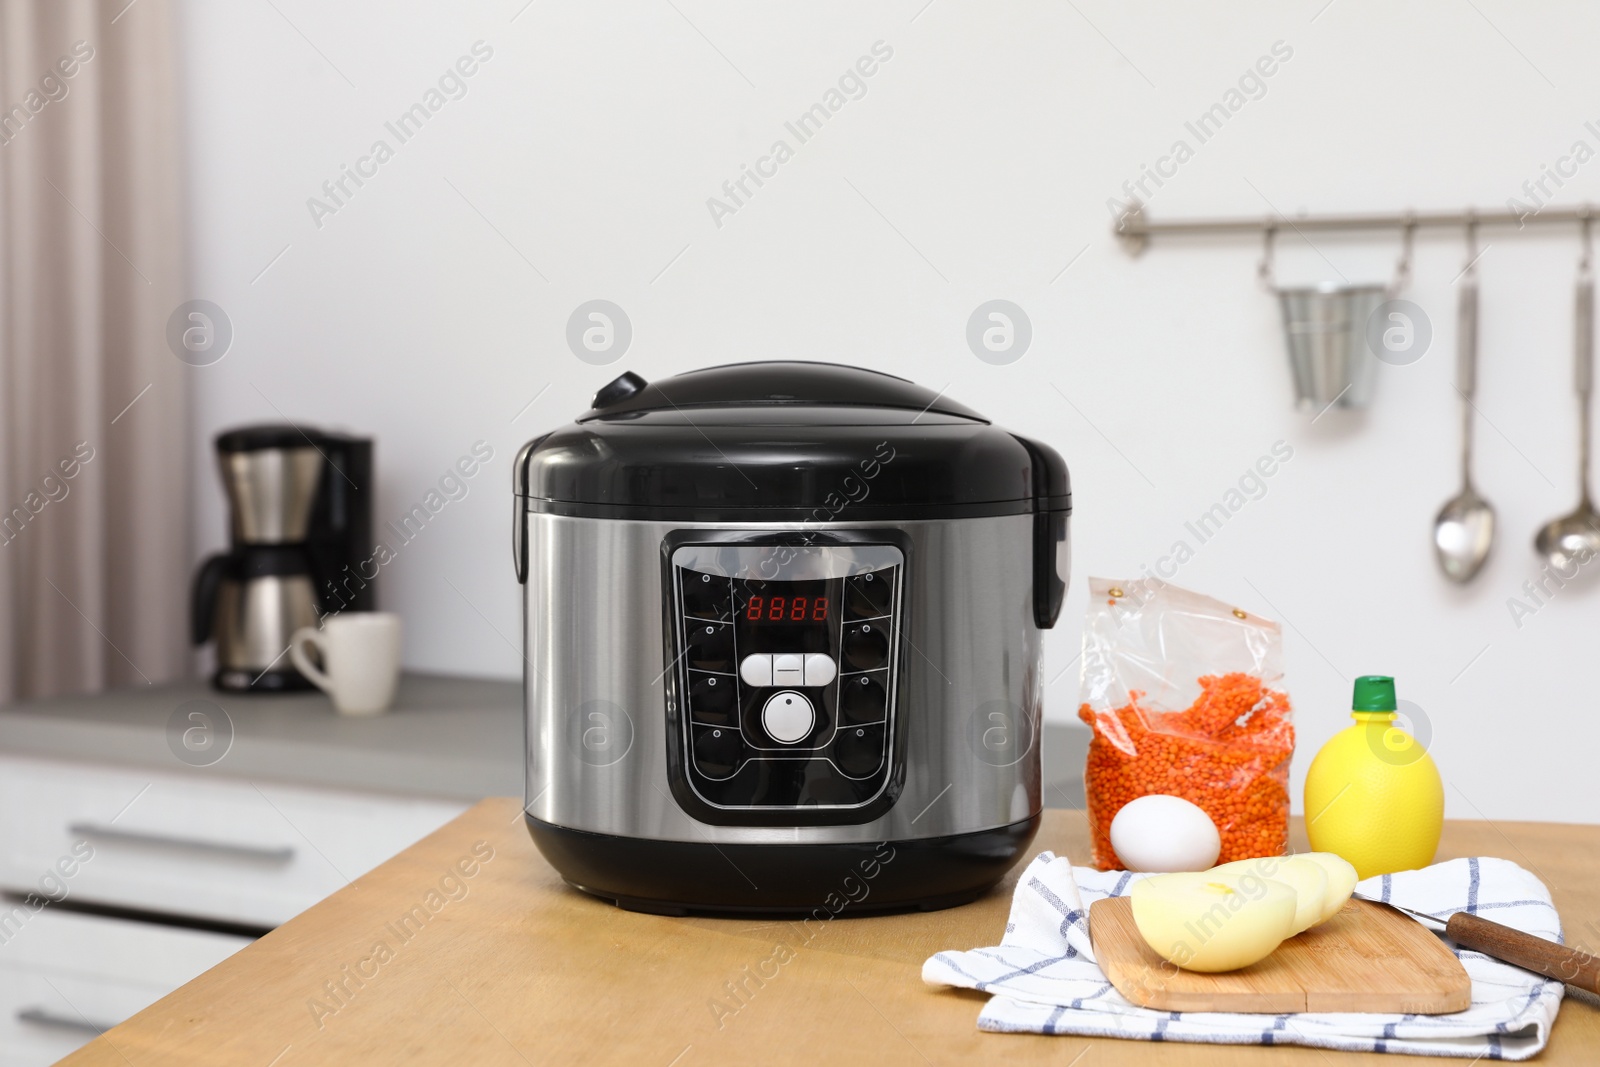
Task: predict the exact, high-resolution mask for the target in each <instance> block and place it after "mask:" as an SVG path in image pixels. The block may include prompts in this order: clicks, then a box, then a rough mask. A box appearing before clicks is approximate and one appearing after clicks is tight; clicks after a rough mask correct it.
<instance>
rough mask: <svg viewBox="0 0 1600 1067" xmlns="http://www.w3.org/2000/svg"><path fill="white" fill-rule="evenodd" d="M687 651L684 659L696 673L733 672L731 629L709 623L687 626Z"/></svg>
mask: <svg viewBox="0 0 1600 1067" xmlns="http://www.w3.org/2000/svg"><path fill="white" fill-rule="evenodd" d="M688 629H689V633H688V638H689V651H688V654H687V656H686V657H685V658H687V659H688V661H689V666H691V667H693V668H694V669H695V670H697V671H721V672H723V673H725V674H731V673H732V672H733V627H732V626H727V625H722V626H718V625H714V624H710V623H690V624H689V627H688Z"/></svg>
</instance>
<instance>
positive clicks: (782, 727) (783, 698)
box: [761, 690, 817, 745]
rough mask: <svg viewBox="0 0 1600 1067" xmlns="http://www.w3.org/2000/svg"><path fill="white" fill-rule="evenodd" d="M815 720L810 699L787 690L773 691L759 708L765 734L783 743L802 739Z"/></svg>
mask: <svg viewBox="0 0 1600 1067" xmlns="http://www.w3.org/2000/svg"><path fill="white" fill-rule="evenodd" d="M816 721H817V713H816V712H815V711H814V710H813V709H812V707H811V701H809V700H807V699H806V698H805V697H803V696H801V695H800V694H799V693H796V692H792V691H789V690H786V691H784V692H782V693H774V694H773V695H772V696H771V697H770V698H769V699H768V700H767V704H766V707H764V708H762V709H761V725H762V727H763V728H764V729H765V730H766V731H767V735H768V736H769V737H771V738H772V739H773V740H774V741H777V742H780V743H782V744H785V745H792V744H794V743H795V742H796V741H800V740H803V739H804V738H805V736H806V735H807V734H809V733H810V732H811V727H812V726H814V725H815V724H816Z"/></svg>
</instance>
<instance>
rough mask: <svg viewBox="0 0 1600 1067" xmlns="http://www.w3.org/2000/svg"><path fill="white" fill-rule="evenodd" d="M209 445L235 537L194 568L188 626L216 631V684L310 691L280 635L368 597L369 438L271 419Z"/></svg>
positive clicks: (198, 639) (196, 634)
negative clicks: (270, 422)
mask: <svg viewBox="0 0 1600 1067" xmlns="http://www.w3.org/2000/svg"><path fill="white" fill-rule="evenodd" d="M216 444H217V458H218V461H219V463H220V465H221V469H222V484H223V487H224V489H226V490H227V494H228V516H229V528H230V530H231V533H232V541H233V544H232V547H231V548H230V549H229V550H228V551H226V552H222V553H219V554H217V555H214V556H212V557H211V558H209V559H207V560H206V561H205V562H204V563H203V564H201V566H200V570H199V572H198V573H197V574H196V575H195V582H194V602H193V610H192V616H191V621H192V634H191V636H192V637H193V640H194V643H195V644H197V645H200V644H204V643H205V642H206V641H209V640H212V639H215V641H216V649H217V671H216V674H215V675H214V676H213V678H212V682H213V684H214V685H215V686H216V687H217V688H218V689H223V690H230V691H265V692H281V691H285V690H291V689H309V688H311V683H310V682H309V681H307V680H306V678H305V677H304V676H302V675H301V674H300V672H299V671H297V670H296V669H295V668H294V665H293V663H292V662H291V661H290V659H289V656H288V654H287V653H288V648H289V638H290V636H291V635H292V634H293V633H294V632H295V631H296V630H298V629H299V628H300V627H302V626H316V625H317V623H318V620H319V618H320V617H321V616H322V615H324V614H326V613H328V612H330V611H339V610H345V609H353V610H357V611H370V610H372V608H373V607H374V605H375V603H376V600H375V597H374V590H373V582H372V577H367V576H365V575H364V574H362V573H361V572H362V570H363V568H362V566H361V561H362V560H363V559H364V558H366V557H367V556H368V555H369V554H370V550H371V547H372V537H371V534H372V502H371V494H372V480H373V479H372V442H371V440H369V439H366V438H359V437H345V436H342V435H338V434H329V433H323V432H321V431H317V430H311V429H304V428H299V427H295V426H288V425H284V426H275V425H269V426H247V427H242V428H240V429H236V430H229V431H227V432H225V433H222V434H220V435H218V437H217V442H216ZM363 550H366V551H363ZM373 576H374V577H375V575H373Z"/></svg>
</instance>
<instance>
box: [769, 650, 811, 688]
mask: <svg viewBox="0 0 1600 1067" xmlns="http://www.w3.org/2000/svg"><path fill="white" fill-rule="evenodd" d="M772 684H773V685H805V684H806V675H805V657H804V656H801V655H798V654H796V655H787V654H781V655H774V656H773V657H772Z"/></svg>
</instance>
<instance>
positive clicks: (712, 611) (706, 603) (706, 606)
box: [683, 570, 733, 622]
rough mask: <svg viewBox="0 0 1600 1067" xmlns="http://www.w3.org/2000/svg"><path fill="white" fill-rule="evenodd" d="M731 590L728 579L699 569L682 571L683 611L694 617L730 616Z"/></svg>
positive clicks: (716, 617) (715, 617)
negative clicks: (704, 572)
mask: <svg viewBox="0 0 1600 1067" xmlns="http://www.w3.org/2000/svg"><path fill="white" fill-rule="evenodd" d="M732 612H733V591H732V590H731V589H730V588H729V586H728V579H726V578H722V577H719V576H718V575H715V574H703V573H701V572H699V571H690V570H686V571H684V572H683V613H684V614H685V615H688V616H691V617H693V618H696V619H718V620H721V621H723V622H726V621H728V619H730V618H732Z"/></svg>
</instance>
